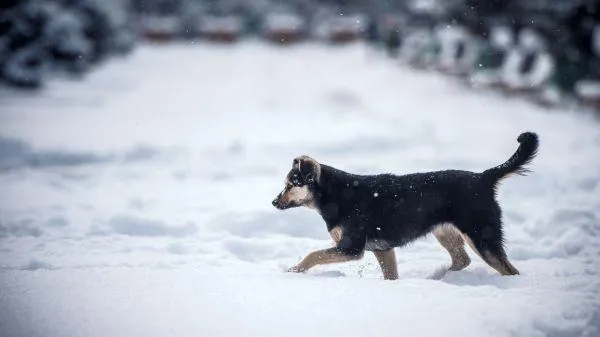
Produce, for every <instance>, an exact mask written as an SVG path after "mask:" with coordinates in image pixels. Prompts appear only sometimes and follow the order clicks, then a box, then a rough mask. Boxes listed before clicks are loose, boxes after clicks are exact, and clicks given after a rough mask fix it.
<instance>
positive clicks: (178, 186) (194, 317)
mask: <svg viewBox="0 0 600 337" xmlns="http://www.w3.org/2000/svg"><path fill="white" fill-rule="evenodd" d="M599 4H600V1H599V0H397V1H391V0H388V1H375V0H370V1H367V0H346V1H316V0H289V1H274V0H254V1H250V0H247V1H244V0H235V1H234V0H0V336H11V337H20V336H23V337H36V336H41V337H53V336H59V337H70V336H73V337H80V336H86V337H96V336H97V337H106V336H128V337H131V336H144V337H149V336H161V337H162V336H190V335H198V336H265V337H268V336H282V335H287V336H358V335H361V336H369V335H372V334H373V331H377V332H380V333H381V334H389V335H392V336H394V335H408V336H414V335H420V336H439V335H440V331H443V334H446V335H449V336H453V335H455V336H465V337H467V336H476V337H482V336H520V337H528V336H535V337H537V336H586V337H591V336H600V334H599V331H600V283H599V282H598V280H600V278H599V277H598V276H599V275H600V259H598V257H599V256H600V240H599V238H600V225H599V224H600V170H599V169H598V168H600V128H599V127H598V125H599V124H598V121H599V120H598V116H600V114H599V111H600V60H599V55H600V12H599ZM526 130H530V131H534V132H537V133H538V134H539V136H540V143H541V145H540V152H539V155H538V156H537V157H536V158H535V160H534V161H533V162H532V164H531V169H532V172H531V174H529V175H528V176H527V177H514V178H513V177H511V178H510V179H506V181H503V182H502V186H501V188H499V190H498V194H497V197H498V201H499V203H500V204H501V205H502V207H503V221H504V223H505V226H504V233H505V235H506V240H505V241H506V243H507V252H508V255H509V258H510V260H511V262H512V263H513V264H515V266H516V267H517V268H518V269H519V270H520V272H521V275H520V276H518V277H502V276H499V275H498V274H497V273H496V272H495V271H494V270H492V269H491V268H490V267H489V266H487V265H486V264H485V263H484V262H483V261H482V260H481V259H479V258H478V257H477V255H476V254H474V253H472V252H470V253H469V254H470V256H471V258H472V264H471V265H470V266H469V267H468V268H466V269H465V270H462V271H460V272H452V273H448V274H447V275H446V276H444V277H443V278H442V279H441V280H439V281H432V280H430V279H428V277H429V276H430V275H431V274H432V272H433V271H435V269H436V268H438V267H440V266H443V265H445V264H448V263H449V261H450V260H449V259H450V258H449V256H448V254H447V252H445V251H444V250H443V249H442V248H441V247H440V245H439V243H438V242H437V241H436V240H435V238H433V237H431V236H429V237H425V238H423V239H422V240H418V241H416V242H415V243H414V244H411V245H408V246H406V247H402V248H399V249H397V258H398V270H399V271H400V275H401V276H400V278H401V280H399V281H398V282H392V283H385V282H381V281H380V279H381V271H380V268H379V265H378V263H377V261H376V259H375V257H374V256H373V254H365V257H364V259H362V260H360V261H355V262H351V263H344V264H332V265H327V266H321V267H317V268H315V270H314V271H313V270H311V271H310V272H309V273H307V274H305V275H296V274H293V275H292V274H290V273H285V272H284V271H286V270H287V269H288V268H289V267H290V266H293V265H295V264H296V263H298V261H300V259H301V258H302V257H304V256H306V254H308V253H309V252H310V251H313V250H316V249H323V248H326V247H330V246H331V245H332V241H331V238H330V236H329V234H328V233H327V231H326V228H325V225H324V223H323V219H322V218H321V217H320V215H319V214H317V213H316V212H313V211H310V210H307V209H291V210H289V211H286V212H281V211H277V210H276V209H275V208H274V207H273V206H272V205H271V201H272V200H273V198H274V197H275V196H276V195H277V194H278V193H279V192H280V191H281V189H282V188H283V180H284V177H285V174H286V173H287V172H288V171H289V169H290V167H291V165H292V160H293V158H295V157H296V156H298V155H301V154H307V155H310V156H311V157H313V158H315V159H316V160H318V161H319V162H321V163H324V164H328V165H331V166H334V167H336V168H339V169H342V170H345V171H348V172H352V173H357V174H374V173H380V172H392V173H397V174H405V173H413V172H424V171H434V170H444V169H450V168H451V169H459V170H468V171H474V172H481V171H483V170H485V169H488V168H490V167H492V166H495V165H498V164H500V163H502V162H504V161H505V160H506V159H507V158H509V156H510V155H512V154H513V153H514V151H515V149H516V148H517V145H518V144H517V137H518V135H519V134H520V133H521V132H523V131H526ZM348 294H356V296H357V297H354V295H353V296H348ZM394 298H399V299H402V300H398V301H396V300H391V299H394ZM356 303H361V305H363V304H364V306H365V307H364V310H353V309H352V308H354V307H355V306H356ZM6 308H9V309H8V310H5V309H6ZM465 318H469V319H465ZM304 323H306V324H305V325H307V326H306V327H303V328H304V329H297V327H298V325H299V324H304Z"/></svg>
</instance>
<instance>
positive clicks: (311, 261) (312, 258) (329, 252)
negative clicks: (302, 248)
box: [290, 248, 363, 272]
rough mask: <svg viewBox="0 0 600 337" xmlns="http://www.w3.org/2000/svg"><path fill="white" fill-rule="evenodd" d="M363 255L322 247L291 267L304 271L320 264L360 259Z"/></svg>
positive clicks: (291, 269)
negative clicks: (353, 254) (344, 253)
mask: <svg viewBox="0 0 600 337" xmlns="http://www.w3.org/2000/svg"><path fill="white" fill-rule="evenodd" d="M362 257H363V254H361V255H356V256H350V255H343V254H341V253H340V252H339V251H337V250H336V249H335V248H328V249H322V250H317V251H314V252H312V253H310V254H308V255H307V256H306V257H305V258H304V259H303V260H302V261H300V263H298V264H297V265H296V266H294V267H292V268H290V271H294V272H304V271H307V270H308V269H310V268H312V267H314V266H317V265H320V264H329V263H338V262H346V261H353V260H360V259H361V258H362Z"/></svg>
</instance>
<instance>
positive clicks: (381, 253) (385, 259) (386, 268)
mask: <svg viewBox="0 0 600 337" xmlns="http://www.w3.org/2000/svg"><path fill="white" fill-rule="evenodd" d="M373 254H375V257H376V258H377V262H379V266H381V271H383V279H384V280H396V279H397V278H398V264H397V263H396V254H395V253H394V248H391V249H388V250H374V251H373Z"/></svg>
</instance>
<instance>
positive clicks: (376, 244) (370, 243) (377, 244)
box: [365, 239, 394, 251]
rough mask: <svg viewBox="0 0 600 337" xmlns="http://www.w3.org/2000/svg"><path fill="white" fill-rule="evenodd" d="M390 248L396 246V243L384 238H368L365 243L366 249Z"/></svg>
mask: <svg viewBox="0 0 600 337" xmlns="http://www.w3.org/2000/svg"><path fill="white" fill-rule="evenodd" d="M390 248H394V244H393V243H391V242H389V241H387V240H383V239H367V244H366V245H365V250H368V251H373V250H388V249H390Z"/></svg>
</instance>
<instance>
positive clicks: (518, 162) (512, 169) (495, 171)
mask: <svg viewBox="0 0 600 337" xmlns="http://www.w3.org/2000/svg"><path fill="white" fill-rule="evenodd" d="M517 141H518V142H519V143H520V144H519V148H518V149H517V151H516V152H515V153H514V154H513V155H512V156H511V157H510V158H509V159H508V160H507V161H506V162H505V163H504V164H501V165H498V166H496V167H492V168H491V169H489V170H485V171H483V173H482V174H481V175H482V176H483V179H486V180H488V181H489V182H490V183H492V184H496V182H498V181H499V180H500V179H502V178H505V177H506V176H508V175H510V174H519V175H525V174H526V173H527V172H529V170H528V169H527V168H526V167H525V165H527V164H529V163H531V161H532V160H533V158H535V156H536V154H537V150H538V146H539V140H538V136H537V134H535V133H533V132H524V133H522V134H520V135H519V138H517Z"/></svg>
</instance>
